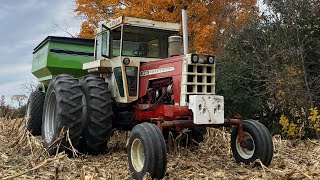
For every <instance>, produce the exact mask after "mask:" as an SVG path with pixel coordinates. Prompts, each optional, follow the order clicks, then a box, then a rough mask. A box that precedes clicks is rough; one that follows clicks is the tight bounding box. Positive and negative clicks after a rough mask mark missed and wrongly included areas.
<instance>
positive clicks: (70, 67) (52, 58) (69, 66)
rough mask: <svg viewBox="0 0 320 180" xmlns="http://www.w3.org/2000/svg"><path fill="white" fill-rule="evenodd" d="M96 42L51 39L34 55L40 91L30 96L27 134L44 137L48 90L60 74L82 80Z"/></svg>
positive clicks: (39, 46) (40, 46)
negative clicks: (46, 93)
mask: <svg viewBox="0 0 320 180" xmlns="http://www.w3.org/2000/svg"><path fill="white" fill-rule="evenodd" d="M93 51H94V39H81V38H69V37H56V36H48V37H47V38H46V39H44V40H43V41H42V42H41V43H40V44H39V45H38V46H37V47H36V48H35V49H34V51H33V61H32V74H33V75H34V76H36V77H37V78H38V81H39V83H40V84H39V86H38V90H37V91H34V92H33V93H31V95H30V97H29V101H28V109H27V113H26V117H27V118H28V119H29V120H28V123H27V128H28V130H29V131H30V132H31V133H32V134H33V135H40V134H41V119H42V109H43V103H44V96H45V92H46V89H47V88H48V86H49V83H50V80H51V79H52V78H53V77H54V76H55V75H59V74H72V75H73V76H75V77H80V76H83V75H85V74H86V71H84V70H82V66H83V64H84V63H86V62H90V61H92V59H93V55H94V53H93Z"/></svg>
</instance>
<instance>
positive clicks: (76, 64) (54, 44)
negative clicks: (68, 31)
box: [32, 36, 94, 87]
mask: <svg viewBox="0 0 320 180" xmlns="http://www.w3.org/2000/svg"><path fill="white" fill-rule="evenodd" d="M93 51H94V39H81V38H69V37H56V36H48V37H47V38H46V39H44V40H43V41H42V42H41V43H40V44H39V45H38V46H37V47H36V48H35V49H34V51H33V61H32V74H33V75H34V76H36V77H37V78H38V80H39V82H41V83H42V84H43V85H44V86H45V87H48V85H49V82H50V80H51V79H52V77H53V76H54V75H58V74H72V75H74V76H75V77H80V76H83V75H85V74H86V71H84V70H82V65H83V64H84V63H86V62H90V61H92V60H93V58H94V57H93V56H94V53H93Z"/></svg>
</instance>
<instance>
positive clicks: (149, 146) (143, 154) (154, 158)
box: [127, 123, 167, 180]
mask: <svg viewBox="0 0 320 180" xmlns="http://www.w3.org/2000/svg"><path fill="white" fill-rule="evenodd" d="M127 153H128V162H129V169H130V171H131V172H132V176H133V178H134V179H137V180H140V179H142V178H143V177H144V176H145V174H146V173H147V172H148V173H149V174H150V176H151V177H152V178H153V179H155V178H156V179H162V178H163V177H164V175H165V172H166V167H167V149H166V144H165V141H164V138H163V136H162V134H161V132H160V130H159V128H158V127H157V126H156V125H154V124H151V123H142V124H138V125H136V126H135V127H134V128H133V129H132V131H131V134H130V137H129V143H128V148H127Z"/></svg>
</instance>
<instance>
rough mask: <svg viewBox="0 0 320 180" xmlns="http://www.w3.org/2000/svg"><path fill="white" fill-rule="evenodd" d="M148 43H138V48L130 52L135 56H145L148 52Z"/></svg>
mask: <svg viewBox="0 0 320 180" xmlns="http://www.w3.org/2000/svg"><path fill="white" fill-rule="evenodd" d="M148 52H149V50H148V44H147V43H140V45H139V49H137V50H134V51H132V54H133V55H135V56H146V55H147V54H148Z"/></svg>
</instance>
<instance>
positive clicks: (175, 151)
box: [0, 119, 320, 180]
mask: <svg viewBox="0 0 320 180" xmlns="http://www.w3.org/2000/svg"><path fill="white" fill-rule="evenodd" d="M208 132H209V133H208V134H207V136H206V138H205V140H204V142H203V143H200V144H199V146H193V147H188V148H186V147H181V146H179V145H180V144H183V143H178V141H179V137H178V139H176V142H175V143H170V145H169V147H168V167H167V175H166V177H165V179H320V141H316V140H304V141H301V140H284V139H281V137H280V136H274V137H273V140H274V146H275V147H274V148H275V154H274V158H273V161H272V163H271V165H270V166H269V167H265V166H263V165H259V164H260V163H259V161H257V162H255V163H254V164H251V165H244V164H237V163H236V162H235V161H234V159H233V157H232V152H231V149H230V135H229V133H228V132H227V131H226V130H220V129H210V130H209V131H208ZM126 136H127V135H126V133H123V132H115V133H114V135H113V137H112V138H111V140H110V142H109V144H108V146H109V152H108V153H107V154H104V155H98V156H88V155H83V154H78V156H77V157H75V158H69V157H67V156H66V155H65V154H63V153H60V154H58V153H57V154H56V156H51V157H50V156H48V155H47V153H46V151H45V150H44V148H43V146H42V144H41V138H40V137H34V136H32V135H31V134H30V133H29V132H27V131H26V130H25V127H24V121H23V119H15V120H5V119H1V120H0V143H1V146H0V179H86V180H89V179H132V177H131V175H130V172H129V170H128V166H127V155H126ZM145 179H150V178H149V177H148V176H145Z"/></svg>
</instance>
